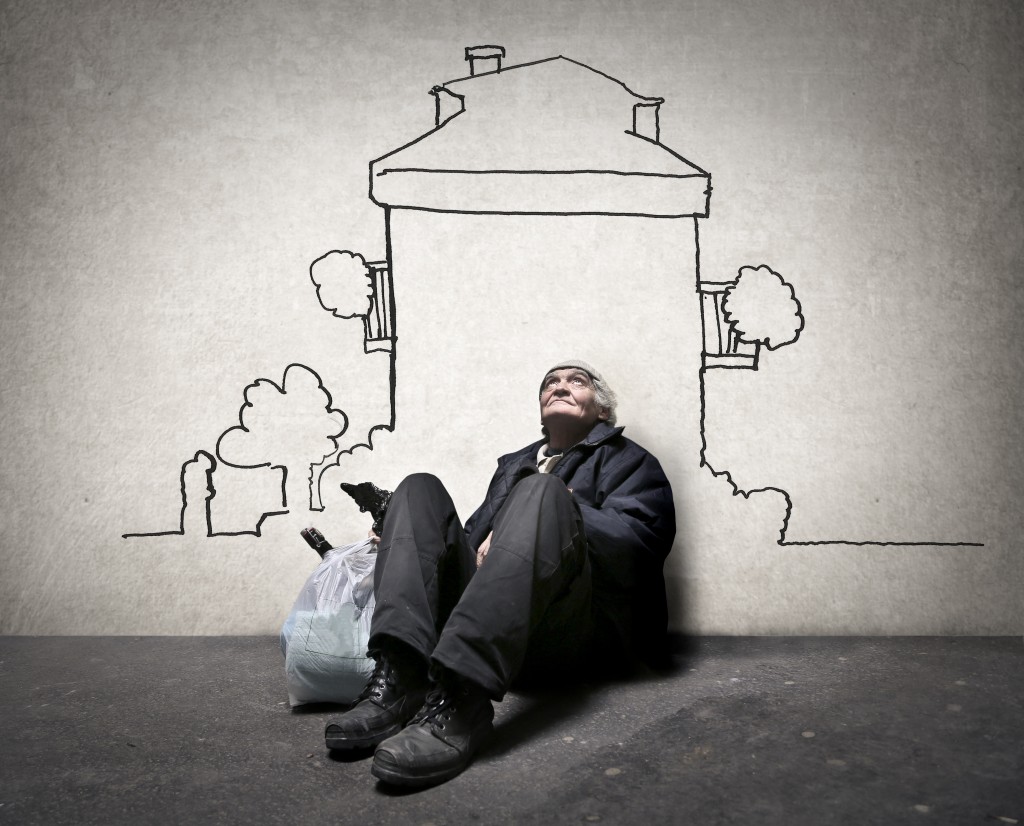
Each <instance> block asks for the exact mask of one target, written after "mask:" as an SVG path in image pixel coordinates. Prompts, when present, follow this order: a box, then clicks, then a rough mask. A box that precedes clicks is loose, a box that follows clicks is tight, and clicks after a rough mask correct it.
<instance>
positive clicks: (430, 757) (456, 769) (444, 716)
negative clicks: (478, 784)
mask: <svg viewBox="0 0 1024 826" xmlns="http://www.w3.org/2000/svg"><path fill="white" fill-rule="evenodd" d="M493 720H494V707H493V706H492V705H491V701H490V698H489V697H487V695H486V694H484V692H483V691H482V690H481V689H479V688H477V687H475V686H473V685H472V684H470V683H467V682H458V681H455V682H452V683H449V684H447V685H445V686H439V687H436V688H434V689H432V690H431V692H430V694H428V695H427V701H426V704H425V705H424V706H423V709H422V710H421V711H420V713H419V714H417V715H416V716H415V717H414V718H413V719H412V721H411V722H410V723H409V725H408V726H406V728H405V729H403V730H402V731H400V732H399V733H398V734H396V735H395V736H394V737H391V738H390V739H388V740H385V741H384V742H383V743H381V744H380V745H379V746H377V751H376V752H375V753H374V755H373V766H371V768H370V771H371V773H372V774H373V775H374V776H375V777H377V778H379V779H380V780H383V781H385V782H386V783H393V784H395V785H398V786H414V787H421V786H432V785H434V784H437V783H443V782H444V781H446V780H450V779H451V778H453V777H455V776H456V775H457V774H459V773H461V772H462V771H463V770H464V769H465V768H466V767H467V766H468V765H469V764H470V763H471V762H472V760H473V755H474V754H475V753H476V751H477V749H479V748H480V746H481V744H482V743H483V742H484V741H485V740H486V739H487V737H488V736H489V735H490V733H491V731H492V725H491V724H492V721H493Z"/></svg>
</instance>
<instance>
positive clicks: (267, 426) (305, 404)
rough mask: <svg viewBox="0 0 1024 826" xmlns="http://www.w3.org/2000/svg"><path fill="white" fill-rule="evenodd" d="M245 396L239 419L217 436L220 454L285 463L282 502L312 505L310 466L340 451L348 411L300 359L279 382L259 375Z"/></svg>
mask: <svg viewBox="0 0 1024 826" xmlns="http://www.w3.org/2000/svg"><path fill="white" fill-rule="evenodd" d="M244 397H245V403H244V404H243V405H242V408H241V410H239V413H238V421H239V425H238V426H237V427H233V428H231V429H230V430H227V431H225V432H224V433H223V434H222V435H221V437H220V439H218V440H217V456H218V457H220V459H221V460H222V461H223V462H225V463H226V464H229V465H233V466H235V467H243V468H256V467H268V466H269V467H275V468H276V467H280V468H284V469H285V486H284V500H285V501H284V504H285V505H290V506H297V505H298V504H299V503H300V502H303V501H304V502H305V507H306V508H309V507H310V483H311V479H312V467H313V465H316V464H319V463H320V462H322V461H323V460H324V459H325V458H326V457H328V456H330V455H331V454H332V453H334V452H335V451H337V449H338V438H339V437H340V436H341V435H342V434H343V433H344V432H345V430H346V429H347V428H348V417H347V416H346V415H345V413H343V412H342V411H341V410H335V409H333V408H332V407H331V404H332V401H331V394H330V393H328V392H327V390H326V389H325V388H324V386H323V384H322V383H321V380H320V376H318V375H317V374H316V373H314V372H313V371H312V370H310V369H309V368H308V367H306V366H304V365H302V364H292V365H289V366H288V368H287V369H286V370H285V372H284V378H283V380H282V382H281V386H278V385H277V384H275V383H274V382H272V381H270V380H269V379H257V380H256V381H255V382H254V383H253V384H250V385H249V386H248V387H246V388H245V393H244Z"/></svg>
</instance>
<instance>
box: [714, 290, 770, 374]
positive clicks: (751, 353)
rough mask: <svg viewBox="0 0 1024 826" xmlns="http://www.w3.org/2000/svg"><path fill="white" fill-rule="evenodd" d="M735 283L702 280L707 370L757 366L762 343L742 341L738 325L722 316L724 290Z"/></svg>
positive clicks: (749, 368) (753, 368) (751, 368)
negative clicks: (738, 333) (736, 327)
mask: <svg viewBox="0 0 1024 826" xmlns="http://www.w3.org/2000/svg"><path fill="white" fill-rule="evenodd" d="M735 283H736V282H735V281H701V282H700V317H701V322H702V324H703V325H704V356H703V365H704V367H705V368H706V369H711V368H716V367H718V368H732V369H747V370H756V369H757V357H758V354H759V351H760V349H761V345H760V343H758V342H754V343H753V344H751V343H749V342H746V341H740V339H739V336H737V334H736V329H735V327H734V326H733V325H732V324H728V323H727V322H726V321H725V319H724V318H723V316H722V302H723V299H724V298H725V291H726V290H728V289H729V287H731V286H733V284H735Z"/></svg>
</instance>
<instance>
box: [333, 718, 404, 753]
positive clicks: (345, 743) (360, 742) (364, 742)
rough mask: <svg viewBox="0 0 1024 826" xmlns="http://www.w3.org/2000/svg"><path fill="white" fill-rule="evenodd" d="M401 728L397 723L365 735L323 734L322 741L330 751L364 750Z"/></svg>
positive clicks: (379, 742) (391, 735) (392, 735)
mask: <svg viewBox="0 0 1024 826" xmlns="http://www.w3.org/2000/svg"><path fill="white" fill-rule="evenodd" d="M401 730H402V726H401V725H400V724H399V725H394V726H392V727H391V728H389V729H387V730H386V731H383V732H381V733H379V734H374V735H372V736H366V737H344V736H342V735H340V734H338V735H333V736H332V735H330V734H325V735H324V742H325V743H326V744H327V748H328V749H329V750H330V751H365V750H368V749H374V748H376V747H377V746H379V745H380V744H381V743H383V742H384V741H385V740H387V739H388V738H389V737H394V736H395V735H396V734H398V732H400V731H401Z"/></svg>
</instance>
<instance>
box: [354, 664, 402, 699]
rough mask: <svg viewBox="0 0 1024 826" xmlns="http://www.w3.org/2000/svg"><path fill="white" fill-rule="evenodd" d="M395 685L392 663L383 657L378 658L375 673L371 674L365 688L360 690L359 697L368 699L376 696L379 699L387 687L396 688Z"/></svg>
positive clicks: (374, 668)
mask: <svg viewBox="0 0 1024 826" xmlns="http://www.w3.org/2000/svg"><path fill="white" fill-rule="evenodd" d="M394 686H395V677H394V670H393V669H392V668H391V664H390V663H388V661H387V660H385V659H384V658H383V657H382V658H381V659H379V660H377V662H376V664H375V665H374V667H373V674H371V675H370V679H369V680H367V682H366V685H365V686H364V688H363V690H362V691H361V692H359V699H360V700H368V699H370V698H371V697H375V698H377V699H378V700H379V699H380V698H381V697H383V696H384V691H385V690H386V689H388V688H394Z"/></svg>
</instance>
